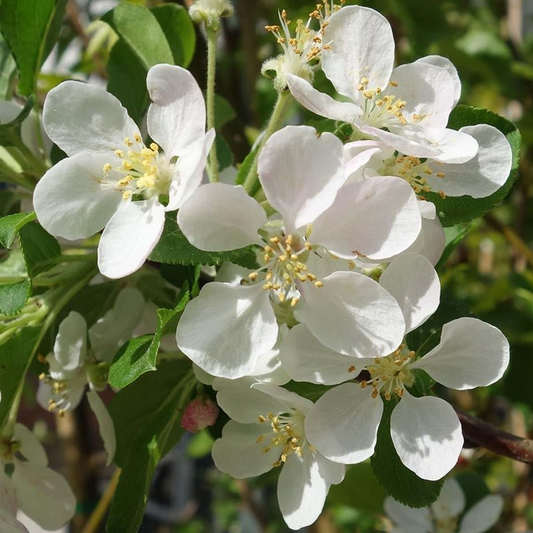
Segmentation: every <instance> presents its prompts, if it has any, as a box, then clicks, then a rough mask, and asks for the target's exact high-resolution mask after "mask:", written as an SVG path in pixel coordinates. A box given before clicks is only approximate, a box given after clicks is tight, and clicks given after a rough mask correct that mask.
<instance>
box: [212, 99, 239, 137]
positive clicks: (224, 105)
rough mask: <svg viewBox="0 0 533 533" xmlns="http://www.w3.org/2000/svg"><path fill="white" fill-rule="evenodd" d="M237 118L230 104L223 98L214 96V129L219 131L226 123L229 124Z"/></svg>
mask: <svg viewBox="0 0 533 533" xmlns="http://www.w3.org/2000/svg"><path fill="white" fill-rule="evenodd" d="M236 117H237V113H235V111H234V109H233V107H231V104H230V103H229V102H228V101H227V100H226V99H225V98H224V97H223V96H219V95H218V94H216V95H215V128H216V129H217V130H220V129H221V128H223V127H224V126H225V125H226V124H227V123H228V122H231V121H232V120H233V119H235V118H236Z"/></svg>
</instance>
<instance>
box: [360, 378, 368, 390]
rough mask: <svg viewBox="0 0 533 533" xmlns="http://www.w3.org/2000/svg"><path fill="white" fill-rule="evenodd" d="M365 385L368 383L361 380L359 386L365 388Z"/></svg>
mask: <svg viewBox="0 0 533 533" xmlns="http://www.w3.org/2000/svg"><path fill="white" fill-rule="evenodd" d="M367 385H368V383H367V382H366V381H365V380H363V381H361V388H362V389H366V386H367Z"/></svg>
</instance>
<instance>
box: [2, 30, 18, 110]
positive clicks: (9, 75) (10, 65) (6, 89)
mask: <svg viewBox="0 0 533 533" xmlns="http://www.w3.org/2000/svg"><path fill="white" fill-rule="evenodd" d="M16 70H17V65H16V63H15V60H14V59H13V56H12V55H11V52H10V51H9V47H8V46H7V43H6V41H5V40H4V38H3V37H2V34H0V99H5V100H9V99H10V98H11V93H12V86H13V79H14V77H15V72H16Z"/></svg>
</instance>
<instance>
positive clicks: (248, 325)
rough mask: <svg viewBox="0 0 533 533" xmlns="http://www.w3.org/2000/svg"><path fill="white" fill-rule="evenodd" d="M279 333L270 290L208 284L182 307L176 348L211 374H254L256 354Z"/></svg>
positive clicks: (230, 375)
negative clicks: (183, 310) (183, 308)
mask: <svg viewBox="0 0 533 533" xmlns="http://www.w3.org/2000/svg"><path fill="white" fill-rule="evenodd" d="M277 336H278V326H277V323H276V317H275V315H274V311H273V309H272V305H271V303H270V297H269V294H268V291H265V290H264V289H263V287H262V285H261V284H259V285H254V286H251V287H246V286H234V285H229V284H227V283H216V282H215V283H208V284H207V285H206V286H205V287H204V288H203V289H202V290H201V292H200V295H199V296H198V297H197V298H195V299H194V300H193V301H192V302H190V303H189V304H188V305H187V307H186V308H185V312H184V313H183V315H182V317H181V320H180V322H179V324H178V331H177V342H178V347H179V348H180V350H181V351H182V352H183V353H185V354H186V355H187V356H188V357H189V358H190V359H192V361H193V362H194V363H196V364H197V365H198V366H199V367H200V368H202V369H203V370H205V371H206V372H208V373H209V374H212V375H213V376H218V377H226V378H231V379H235V378H239V377H242V376H246V375H249V374H250V373H252V372H253V370H254V368H255V364H256V362H257V359H258V357H260V356H261V355H262V354H264V353H265V352H267V351H268V350H270V349H271V348H272V347H273V346H274V345H275V344H276V340H277Z"/></svg>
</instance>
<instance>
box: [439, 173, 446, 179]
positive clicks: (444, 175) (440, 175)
mask: <svg viewBox="0 0 533 533" xmlns="http://www.w3.org/2000/svg"><path fill="white" fill-rule="evenodd" d="M445 177H446V174H444V172H437V178H445Z"/></svg>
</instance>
